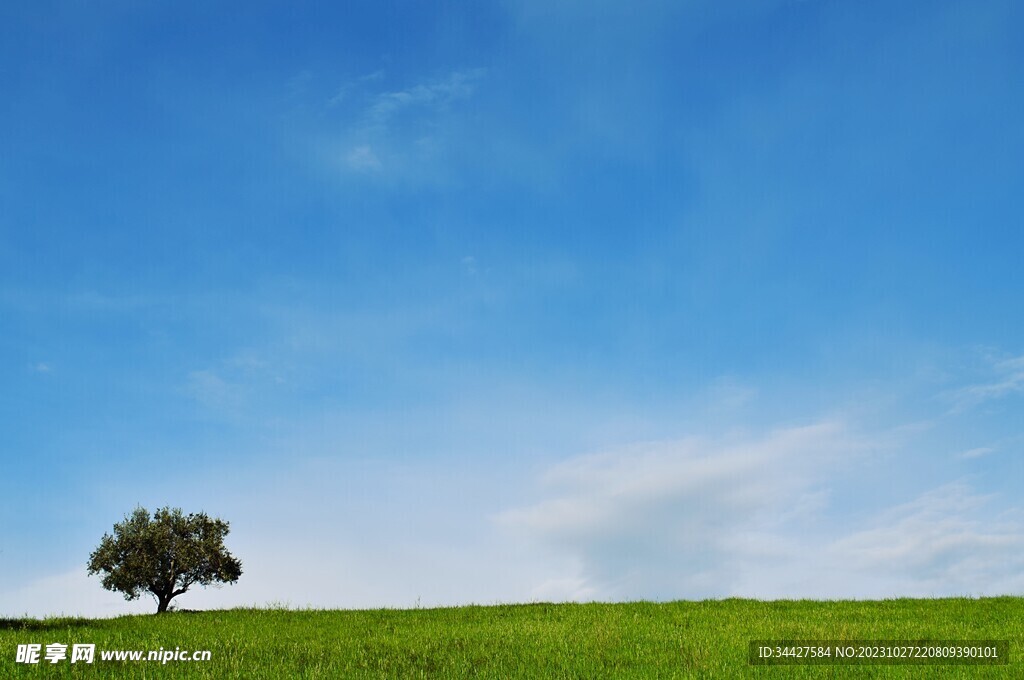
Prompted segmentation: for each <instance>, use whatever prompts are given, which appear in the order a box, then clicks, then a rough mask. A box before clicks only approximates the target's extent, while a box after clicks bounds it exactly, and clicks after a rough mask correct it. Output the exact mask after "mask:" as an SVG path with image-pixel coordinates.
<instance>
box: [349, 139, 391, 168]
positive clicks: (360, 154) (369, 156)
mask: <svg viewBox="0 0 1024 680" xmlns="http://www.w3.org/2000/svg"><path fill="white" fill-rule="evenodd" d="M345 162H346V164H347V165H348V167H349V168H351V169H352V170H355V171H357V172H379V171H380V170H381V168H382V167H383V166H382V165H381V162H380V159H379V158H377V154H375V153H374V152H373V149H372V148H370V146H369V145H368V144H361V145H360V146H357V147H355V148H354V149H352V150H351V151H349V152H348V155H347V156H345Z"/></svg>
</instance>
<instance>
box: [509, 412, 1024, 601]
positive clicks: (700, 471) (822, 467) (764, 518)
mask: <svg viewBox="0 0 1024 680" xmlns="http://www.w3.org/2000/svg"><path fill="white" fill-rule="evenodd" d="M887 439H888V438H887V437H875V438H867V437H858V436H855V435H854V434H853V433H851V432H850V431H848V430H847V429H846V428H844V427H842V426H840V425H838V424H835V423H820V424H817V425H813V426H810V427H800V428H788V429H780V430H776V431H774V432H770V433H768V434H766V435H763V436H760V437H753V438H748V439H744V440H740V441H731V442H730V441H713V440H701V439H691V440H683V441H678V442H668V443H655V444H648V445H642V446H638V447H633V448H631V449H627V450H622V451H615V452H611V453H606V454H601V455H591V456H582V457H578V458H573V459H570V460H568V461H566V462H565V463H562V464H560V465H558V466H555V467H554V468H552V469H551V470H549V472H548V473H547V474H546V475H545V477H544V479H543V482H544V485H545V487H546V489H547V490H548V492H549V493H548V497H547V498H546V499H545V500H541V501H540V502H537V503H535V504H533V505H529V506H527V507H523V508H519V509H515V510H511V511H508V512H505V513H503V514H502V515H500V516H499V517H498V521H499V523H500V524H501V525H502V526H504V527H506V528H510V529H512V530H514V531H516V532H519V533H520V534H521V537H522V538H525V539H527V540H533V541H535V542H537V543H540V544H543V545H545V546H547V547H548V548H549V549H551V550H552V551H554V552H556V553H561V554H563V555H566V556H568V557H571V558H572V559H574V560H577V562H578V565H579V566H578V568H576V570H574V571H570V572H567V573H566V574H565V575H564V577H563V581H564V583H566V584H568V585H569V586H570V587H567V588H566V590H567V591H569V592H576V593H579V594H580V595H579V596H580V597H585V598H591V597H596V598H598V599H636V598H655V599H674V598H701V597H723V596H745V597H758V598H774V597H818V598H838V597H891V596H899V595H916V596H930V595H959V594H1006V593H1012V592H1019V591H1020V590H1021V589H1022V588H1024V549H1022V548H1024V523H1022V522H1021V521H1020V520H1019V519H1014V518H1013V517H1012V516H1010V515H1000V514H999V513H997V512H996V511H995V510H994V509H993V505H994V501H993V499H992V498H987V497H982V496H979V495H976V494H974V493H973V492H972V491H971V489H970V488H969V487H967V486H965V485H951V486H944V487H940V488H938V489H936V490H934V491H931V492H928V493H925V494H923V495H921V496H919V497H918V498H917V499H916V500H914V501H912V502H909V503H905V504H901V505H897V506H895V507H892V508H890V509H888V510H885V511H883V512H880V513H878V514H877V515H875V516H872V517H870V518H869V519H867V520H859V521H855V522H853V523H852V524H851V523H850V522H851V516H849V515H846V516H843V517H842V518H841V519H840V518H839V517H841V516H842V515H843V514H844V513H842V512H840V513H839V515H833V514H831V513H830V512H829V511H830V507H829V501H830V498H831V496H832V494H833V493H834V492H838V491H839V490H843V491H846V492H847V493H849V492H850V490H851V488H850V487H849V486H848V485H847V486H845V488H844V484H845V482H846V471H847V470H849V469H851V468H863V467H864V466H865V465H867V464H868V463H869V461H870V458H869V457H870V455H871V454H870V451H871V449H872V448H874V447H876V446H883V445H885V444H884V443H885V442H886V441H887ZM864 507H865V506H863V505H862V507H861V509H862V511H863V509H864ZM853 517H855V516H853ZM553 582H554V583H558V582H559V581H558V579H555V580H554V581H553Z"/></svg>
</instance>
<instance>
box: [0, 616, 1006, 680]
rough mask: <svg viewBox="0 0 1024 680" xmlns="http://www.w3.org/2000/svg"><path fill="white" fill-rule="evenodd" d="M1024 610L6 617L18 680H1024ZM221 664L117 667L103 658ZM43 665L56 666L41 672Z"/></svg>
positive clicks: (7, 645) (3, 627) (7, 647)
mask: <svg viewBox="0 0 1024 680" xmlns="http://www.w3.org/2000/svg"><path fill="white" fill-rule="evenodd" d="M809 638H817V639H837V640H854V639H876V640H878V639H891V640H894V639H909V640H915V639H933V640H934V639H975V640H980V639H1003V640H1006V639H1008V640H1010V665H1009V666H955V665H941V666H929V667H923V666H787V667H785V668H779V667H768V666H751V665H749V664H748V663H747V645H748V644H749V642H750V640H756V639H809ZM52 642H58V643H65V644H73V643H92V644H95V645H96V654H97V660H96V662H95V663H94V664H92V665H83V664H74V665H72V664H70V663H68V662H67V661H64V662H61V663H59V664H55V665H52V666H51V665H50V664H40V665H38V666H32V665H26V664H16V663H15V662H14V650H15V648H16V646H17V645H18V644H26V643H35V644H39V643H41V644H43V645H44V646H45V645H46V644H48V643H52ZM1022 645H1024V599H1021V598H1011V597H1003V598H983V599H970V598H950V599H935V600H883V601H856V602H848V601H847V602H842V601H840V602H812V601H778V602H757V601H752V600H719V601H707V602H667V603H660V604H657V603H650V602H634V603H624V604H599V603H593V604H558V605H554V604H533V605H503V606H494V607H478V606H472V607H453V608H445V609H408V610H386V609H385V610H372V611H316V610H287V609H280V608H279V609H272V610H271V609H235V610H230V611H209V612H196V613H189V612H173V613H169V614H166V615H164V616H124V617H120V618H117V619H96V620H91V621H90V620H85V619H50V620H45V621H38V620H8V621H6V622H5V621H3V620H0V677H3V678H8V677H9V678H39V677H43V676H45V677H65V678H86V677H90V678H91V677H95V678H140V679H142V678H149V679H153V678H157V679H159V678H211V679H212V678H503V679H508V678H581V679H582V678H766V679H767V678H787V679H788V678H797V679H800V678H858V679H859V678H886V679H890V678H891V679H902V678H907V679H910V678H915V679H916V678H953V679H954V680H955V679H957V678H964V679H967V678H970V679H971V680H975V679H977V678H993V679H994V678H1014V677H1016V678H1021V677H1024V659H1022V658H1021V655H1020V650H1021V649H1022V648H1024V647H1022ZM160 647H163V648H164V649H175V648H176V647H180V648H181V649H186V650H210V652H211V659H210V660H209V661H205V662H199V661H175V662H170V663H168V664H166V665H161V664H159V663H154V662H149V663H146V662H135V663H133V662H116V661H101V660H100V658H99V655H100V652H101V651H102V650H130V649H136V650H150V649H158V648H160ZM40 666H46V668H45V669H44V668H41V667H40Z"/></svg>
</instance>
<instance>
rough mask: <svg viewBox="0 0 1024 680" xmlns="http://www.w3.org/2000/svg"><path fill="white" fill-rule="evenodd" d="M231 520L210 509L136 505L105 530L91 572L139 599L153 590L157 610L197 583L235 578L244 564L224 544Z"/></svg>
mask: <svg viewBox="0 0 1024 680" xmlns="http://www.w3.org/2000/svg"><path fill="white" fill-rule="evenodd" d="M227 534H228V523H227V522H225V521H223V520H221V519H211V518H210V517H209V516H207V515H206V513H202V512H200V513H198V514H195V513H193V514H189V515H185V514H184V513H182V511H181V508H173V509H172V508H166V507H164V508H160V509H159V510H157V511H156V512H154V513H153V516H152V517H150V514H149V511H148V510H146V509H145V508H136V509H135V511H134V512H133V513H132V514H131V515H130V516H128V517H125V519H124V521H123V522H119V523H117V524H115V525H114V533H113V535H110V534H104V535H103V540H101V541H100V545H99V547H97V548H96V550H94V551H93V552H92V554H91V555H89V564H88V568H89V574H90V575H94V574H102V583H103V587H104V588H106V589H107V590H111V591H117V592H120V593H123V594H124V597H125V599H126V600H135V599H137V598H138V597H139V596H140V595H142V594H143V593H147V592H148V593H149V594H151V595H152V596H153V597H154V598H156V601H157V612H159V613H163V612H165V611H167V607H168V605H169V604H170V601H171V600H172V599H174V598H175V597H177V596H178V595H181V594H182V593H185V592H187V591H188V589H189V588H191V587H192V586H194V585H201V586H208V585H210V584H211V583H235V582H236V581H238V578H239V577H240V576H241V575H242V563H241V562H240V561H238V560H237V559H236V558H234V557H233V556H232V555H231V553H230V552H228V550H227V548H225V547H224V537H225V536H227Z"/></svg>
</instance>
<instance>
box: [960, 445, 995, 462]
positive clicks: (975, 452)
mask: <svg viewBox="0 0 1024 680" xmlns="http://www.w3.org/2000/svg"><path fill="white" fill-rule="evenodd" d="M993 451H995V449H993V448H992V447H990V446H979V447H978V448H975V449H968V450H966V451H961V452H960V453H958V454H957V455H956V457H957V458H962V459H970V458H981V457H982V456H987V455H988V454H990V453H992V452H993Z"/></svg>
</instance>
